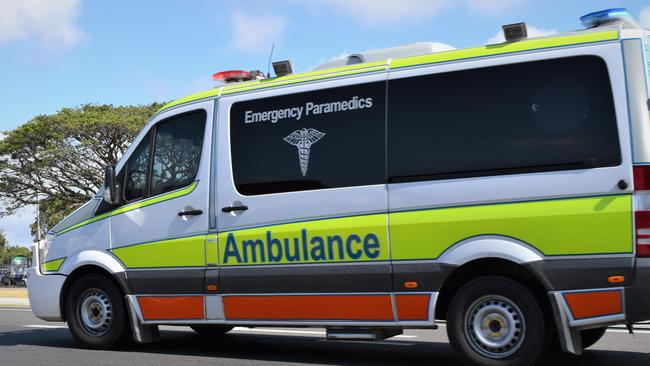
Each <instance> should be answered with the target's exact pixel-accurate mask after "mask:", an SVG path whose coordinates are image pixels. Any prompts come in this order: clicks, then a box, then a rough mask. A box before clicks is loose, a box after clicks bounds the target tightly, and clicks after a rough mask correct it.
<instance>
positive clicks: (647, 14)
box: [639, 5, 650, 29]
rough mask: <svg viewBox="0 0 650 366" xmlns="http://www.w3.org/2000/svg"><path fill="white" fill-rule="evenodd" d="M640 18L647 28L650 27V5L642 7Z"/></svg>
mask: <svg viewBox="0 0 650 366" xmlns="http://www.w3.org/2000/svg"><path fill="white" fill-rule="evenodd" d="M639 19H640V20H641V24H642V25H643V26H644V27H645V28H648V29H650V5H648V6H644V7H643V9H641V14H639Z"/></svg>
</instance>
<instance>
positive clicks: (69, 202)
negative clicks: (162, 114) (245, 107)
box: [0, 103, 162, 237]
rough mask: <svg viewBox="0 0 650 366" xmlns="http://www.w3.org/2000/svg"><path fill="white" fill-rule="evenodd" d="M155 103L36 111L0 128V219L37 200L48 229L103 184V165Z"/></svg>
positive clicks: (127, 140)
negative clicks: (28, 117) (18, 123)
mask: <svg viewBox="0 0 650 366" xmlns="http://www.w3.org/2000/svg"><path fill="white" fill-rule="evenodd" d="M160 107H162V104H161V103H152V104H148V105H140V106H118V107H115V106H113V105H95V104H85V105H82V106H79V107H75V108H64V109H62V110H60V111H59V112H57V113H55V114H52V115H39V116H37V117H35V118H33V119H32V120H30V121H28V122H27V123H25V124H24V125H22V126H19V127H18V128H16V129H15V130H12V131H8V132H5V138H4V139H3V140H2V141H0V200H1V201H2V206H3V207H2V210H1V211H0V217H2V216H6V215H9V214H12V213H14V212H15V211H16V210H18V209H19V208H21V207H25V206H28V205H35V204H37V201H40V210H39V212H40V216H41V224H42V225H41V226H42V230H43V232H45V231H46V230H48V229H50V228H51V227H52V226H53V225H54V224H56V222H58V221H59V220H60V219H62V218H63V217H64V216H65V215H67V214H69V213H70V212H72V211H73V210H74V209H76V208H77V207H79V206H80V205H81V204H83V203H84V202H86V201H88V199H90V198H91V197H92V196H93V195H94V193H95V192H96V191H97V189H98V188H99V187H101V185H102V184H103V179H104V167H105V166H106V165H110V164H116V163H117V161H118V159H119V157H120V156H122V154H123V153H124V151H125V150H126V149H127V147H128V146H129V144H130V143H131V141H132V140H133V138H134V137H135V135H136V134H137V133H138V132H139V131H140V129H141V128H142V127H143V126H144V124H145V123H146V121H147V119H148V118H149V117H150V116H151V115H153V114H154V113H155V112H156V111H157V110H158V109H159V108H160ZM37 196H38V200H37ZM32 226H33V228H32V235H34V236H35V237H36V225H35V224H34V225H32Z"/></svg>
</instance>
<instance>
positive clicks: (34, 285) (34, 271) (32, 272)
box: [27, 267, 66, 321]
mask: <svg viewBox="0 0 650 366" xmlns="http://www.w3.org/2000/svg"><path fill="white" fill-rule="evenodd" d="M65 279H66V276H64V275H57V274H51V275H43V274H41V273H40V271H39V270H38V268H37V267H31V268H29V269H28V270H27V293H28V294H29V303H30V304H31V306H32V312H33V313H34V315H35V316H36V317H37V318H40V319H43V320H49V321H62V320H63V316H62V314H61V306H60V304H61V302H60V301H59V300H60V298H61V289H62V288H63V283H64V282H65Z"/></svg>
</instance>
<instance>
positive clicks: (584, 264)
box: [525, 258, 634, 291]
mask: <svg viewBox="0 0 650 366" xmlns="http://www.w3.org/2000/svg"><path fill="white" fill-rule="evenodd" d="M525 266H526V267H527V268H528V269H529V270H530V271H531V272H533V273H534V274H535V275H536V276H537V278H539V279H540V280H541V281H542V282H543V283H544V285H545V286H546V288H547V289H548V290H554V291H558V290H579V289H587V288H606V287H621V286H627V285H628V284H630V283H631V282H632V281H633V279H634V276H633V273H634V258H581V259H546V260H543V261H539V262H533V263H528V264H526V265H525ZM609 276H625V279H626V280H625V282H624V283H613V284H612V283H609V282H608V280H607V278H608V277H609Z"/></svg>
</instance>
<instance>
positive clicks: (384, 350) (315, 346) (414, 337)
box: [0, 309, 650, 366]
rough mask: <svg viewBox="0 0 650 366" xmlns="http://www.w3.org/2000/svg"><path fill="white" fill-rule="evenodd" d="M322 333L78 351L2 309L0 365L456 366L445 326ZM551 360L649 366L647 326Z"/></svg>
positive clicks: (178, 336)
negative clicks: (361, 335)
mask: <svg viewBox="0 0 650 366" xmlns="http://www.w3.org/2000/svg"><path fill="white" fill-rule="evenodd" d="M323 335H324V332H323V330H322V329H277V328H255V329H247V328H236V329H235V330H233V331H232V332H231V333H229V334H228V335H226V336H223V337H219V338H213V339H206V338H202V337H200V336H198V335H197V334H195V333H194V332H192V330H191V329H189V328H186V327H162V328H161V336H162V341H161V342H158V343H155V344H145V345H136V344H129V345H126V346H123V347H121V348H119V349H116V350H112V351H92V350H84V349H80V348H77V345H76V344H75V342H74V340H73V339H72V336H71V335H70V333H69V332H68V329H67V327H66V326H65V324H63V323H48V322H43V321H41V320H38V319H36V318H35V317H34V316H33V315H32V313H31V311H30V310H17V309H0V365H3V366H4V365H11V366H14V365H15V366H22V365H65V366H69V365H93V366H101V365H128V366H139V365H154V366H162V365H200V366H206V365H262V364H264V365H267V364H289V365H425V364H427V365H442V366H444V365H459V363H458V361H457V359H456V357H455V355H454V353H453V352H452V350H451V348H450V347H449V344H448V343H447V338H446V335H445V329H444V327H441V328H440V329H439V330H438V331H431V330H413V331H407V332H406V333H405V334H404V335H401V336H398V337H395V338H392V339H391V340H386V341H381V342H352V341H336V342H334V341H326V340H325V339H324V337H323ZM548 364H550V365H553V366H558V365H589V366H597V365H608V366H609V365H617V366H623V365H631V366H635V365H639V366H648V365H650V330H644V331H639V332H638V333H637V334H636V335H634V336H632V335H628V334H627V332H626V331H624V330H623V329H610V330H609V331H608V332H607V334H606V335H605V337H604V338H603V339H602V340H601V341H600V342H598V343H597V344H596V345H595V346H594V347H593V348H592V349H589V350H587V351H585V353H584V354H583V355H582V356H580V357H574V356H569V355H560V356H555V357H553V358H552V359H551V360H550V361H549V362H548Z"/></svg>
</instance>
